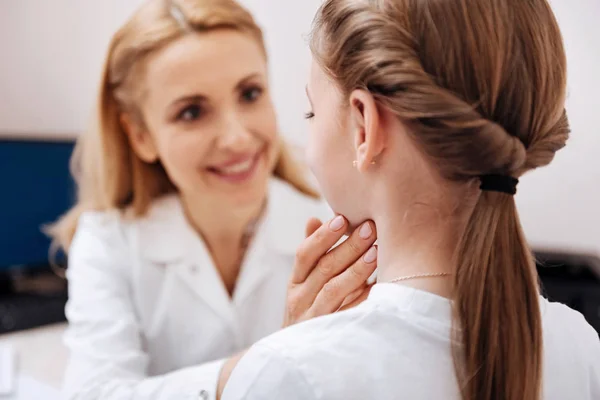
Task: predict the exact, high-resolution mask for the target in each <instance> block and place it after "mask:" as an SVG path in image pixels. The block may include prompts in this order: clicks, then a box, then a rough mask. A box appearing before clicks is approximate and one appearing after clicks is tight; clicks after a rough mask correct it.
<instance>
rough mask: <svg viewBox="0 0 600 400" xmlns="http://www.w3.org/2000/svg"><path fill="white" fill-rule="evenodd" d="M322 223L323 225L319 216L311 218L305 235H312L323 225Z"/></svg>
mask: <svg viewBox="0 0 600 400" xmlns="http://www.w3.org/2000/svg"><path fill="white" fill-rule="evenodd" d="M321 225H323V223H322V222H321V221H320V220H319V219H317V218H311V219H310V220H308V222H307V223H306V231H305V234H304V236H305V237H309V236H310V235H312V234H313V233H315V231H316V230H317V229H319V228H320V227H321Z"/></svg>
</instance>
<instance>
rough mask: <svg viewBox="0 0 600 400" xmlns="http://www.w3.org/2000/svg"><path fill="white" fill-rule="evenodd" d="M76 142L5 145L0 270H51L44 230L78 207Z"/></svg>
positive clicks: (0, 162) (0, 143)
mask: <svg viewBox="0 0 600 400" xmlns="http://www.w3.org/2000/svg"><path fill="white" fill-rule="evenodd" d="M72 151H73V143H70V142H42V141H8V140H0V269H2V268H7V267H10V266H14V265H27V266H38V265H47V264H48V248H49V245H50V240H49V239H48V238H47V237H46V236H45V235H44V234H43V233H42V232H41V230H40V229H41V226H42V225H44V224H47V223H49V222H52V221H55V220H56V218H57V217H58V216H59V215H61V214H63V213H64V212H65V211H66V210H67V209H68V208H69V207H70V206H71V205H72V204H73V201H74V198H75V196H74V193H75V191H74V184H73V181H72V179H71V177H70V173H69V159H70V157H71V153H72Z"/></svg>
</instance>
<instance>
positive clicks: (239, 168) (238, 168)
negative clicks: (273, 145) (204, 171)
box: [219, 159, 254, 175]
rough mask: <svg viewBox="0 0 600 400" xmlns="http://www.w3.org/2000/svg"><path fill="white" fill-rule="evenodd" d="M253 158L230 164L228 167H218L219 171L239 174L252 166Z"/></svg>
mask: <svg viewBox="0 0 600 400" xmlns="http://www.w3.org/2000/svg"><path fill="white" fill-rule="evenodd" d="M253 161H254V160H252V159H250V160H248V161H244V162H241V163H237V164H234V165H230V166H229V167H225V168H220V169H219V172H221V173H223V174H231V175H233V174H241V173H242V172H246V171H248V170H249V169H250V167H252V163H253Z"/></svg>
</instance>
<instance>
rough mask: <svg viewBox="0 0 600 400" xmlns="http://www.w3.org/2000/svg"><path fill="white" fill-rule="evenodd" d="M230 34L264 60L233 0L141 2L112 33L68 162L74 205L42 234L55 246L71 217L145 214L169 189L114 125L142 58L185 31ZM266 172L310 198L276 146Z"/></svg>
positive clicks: (129, 105)
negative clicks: (87, 119)
mask: <svg viewBox="0 0 600 400" xmlns="http://www.w3.org/2000/svg"><path fill="white" fill-rule="evenodd" d="M216 29H233V30H237V31H239V32H243V33H246V34H248V35H250V36H251V37H253V38H255V39H256V40H257V42H258V43H259V44H260V46H261V48H262V49H263V52H264V54H265V57H266V50H265V45H264V40H263V35H262V32H261V30H260V28H259V27H258V25H257V24H256V23H255V21H254V19H253V18H252V15H251V14H250V13H249V12H248V11H247V10H245V9H244V8H243V7H242V6H240V5H239V4H238V3H237V2H235V1H233V0H147V1H146V2H145V3H144V4H143V5H142V6H141V7H140V8H139V9H138V10H137V11H136V12H135V13H134V15H133V16H132V17H131V18H130V19H129V20H128V21H127V22H126V23H125V24H124V25H123V27H122V28H121V29H119V31H118V32H117V33H116V34H115V35H114V36H113V38H112V41H111V43H110V46H109V50H108V55H107V57H106V62H105V66H104V70H103V73H102V80H101V83H100V93H99V96H98V103H97V109H96V115H95V117H94V120H93V123H92V126H91V129H89V130H88V131H87V132H85V133H84V134H82V136H81V137H80V138H79V140H78V142H77V145H76V148H75V151H74V155H73V157H72V160H71V169H72V173H73V176H74V178H75V180H76V182H77V186H78V199H77V204H76V205H75V206H74V207H73V208H72V209H71V210H70V211H69V212H68V213H67V214H66V215H64V216H63V217H62V218H61V219H60V220H59V221H58V222H57V223H56V224H54V225H53V226H51V227H50V228H49V229H48V233H49V235H50V236H51V237H52V238H53V239H54V244H55V246H58V247H62V248H63V249H65V250H67V249H68V247H69V246H70V243H71V240H72V238H73V235H74V234H75V230H76V227H77V222H78V220H79V216H80V215H81V213H82V212H84V211H87V210H109V209H125V208H128V209H129V210H130V211H132V215H134V216H139V215H143V214H144V213H146V211H147V210H148V207H149V206H150V204H151V203H152V201H153V200H154V199H155V198H157V197H159V196H161V195H164V194H167V193H170V192H173V191H175V187H174V186H173V184H172V183H171V181H170V180H169V178H168V176H167V174H166V172H165V170H164V168H163V167H162V165H160V163H158V164H148V163H145V162H144V161H142V160H141V159H140V158H139V157H137V155H136V154H135V152H134V151H133V149H132V148H131V146H130V144H129V142H128V140H127V136H126V133H125V131H124V129H123V126H122V124H121V121H120V115H121V113H122V112H123V111H128V112H130V113H132V114H133V115H134V116H137V117H138V118H136V119H137V120H138V121H137V122H139V123H143V121H142V120H141V118H140V117H139V116H140V113H139V110H137V108H136V99H137V96H138V95H139V92H140V91H141V90H142V89H143V88H140V83H139V81H140V80H139V76H140V75H141V73H140V72H141V71H142V68H143V66H144V61H145V59H146V58H147V56H148V55H149V54H151V53H153V52H155V51H157V50H159V49H160V48H162V47H164V46H166V45H168V44H169V43H171V42H172V41H174V40H176V39H177V38H179V37H181V36H183V35H185V34H187V33H189V32H199V33H202V32H207V31H212V30H216ZM274 175H275V176H278V177H280V178H281V179H283V180H286V181H287V182H289V183H290V184H291V185H292V186H294V187H295V188H296V189H298V190H299V191H300V192H302V193H304V194H306V195H309V196H311V197H317V196H318V195H317V193H316V192H315V191H314V189H312V188H311V186H310V185H309V184H308V183H307V182H306V181H305V178H304V170H303V168H301V167H300V165H299V164H298V163H297V162H296V161H295V160H294V158H293V157H292V154H291V152H290V150H289V149H288V147H287V146H286V145H285V144H284V143H283V142H281V143H280V153H279V158H278V161H277V164H276V166H275V170H274Z"/></svg>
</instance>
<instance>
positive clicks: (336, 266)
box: [305, 221, 377, 297]
mask: <svg viewBox="0 0 600 400" xmlns="http://www.w3.org/2000/svg"><path fill="white" fill-rule="evenodd" d="M376 239H377V235H376V232H375V224H374V223H373V222H371V221H367V222H365V223H364V224H362V225H361V226H360V227H359V228H358V229H356V230H355V231H354V232H352V234H351V235H350V237H349V238H348V239H347V240H346V241H344V242H343V243H342V244H340V245H339V246H337V247H336V248H335V249H333V250H331V251H330V252H329V253H327V254H326V255H324V256H323V257H321V259H320V260H319V261H318V263H317V265H316V266H315V267H314V269H313V270H312V271H310V273H309V276H308V278H306V282H305V284H306V290H307V294H306V295H307V297H311V296H316V295H317V293H318V292H320V291H321V288H322V287H323V285H325V283H326V282H328V281H329V280H330V279H331V278H333V277H334V276H336V275H338V274H340V273H341V272H342V271H343V270H345V269H346V268H348V266H350V265H352V264H354V263H355V262H356V261H357V260H358V259H359V258H360V257H361V256H362V255H363V254H364V253H365V252H366V251H367V250H369V248H370V247H371V246H372V245H373V243H375V240H376Z"/></svg>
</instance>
